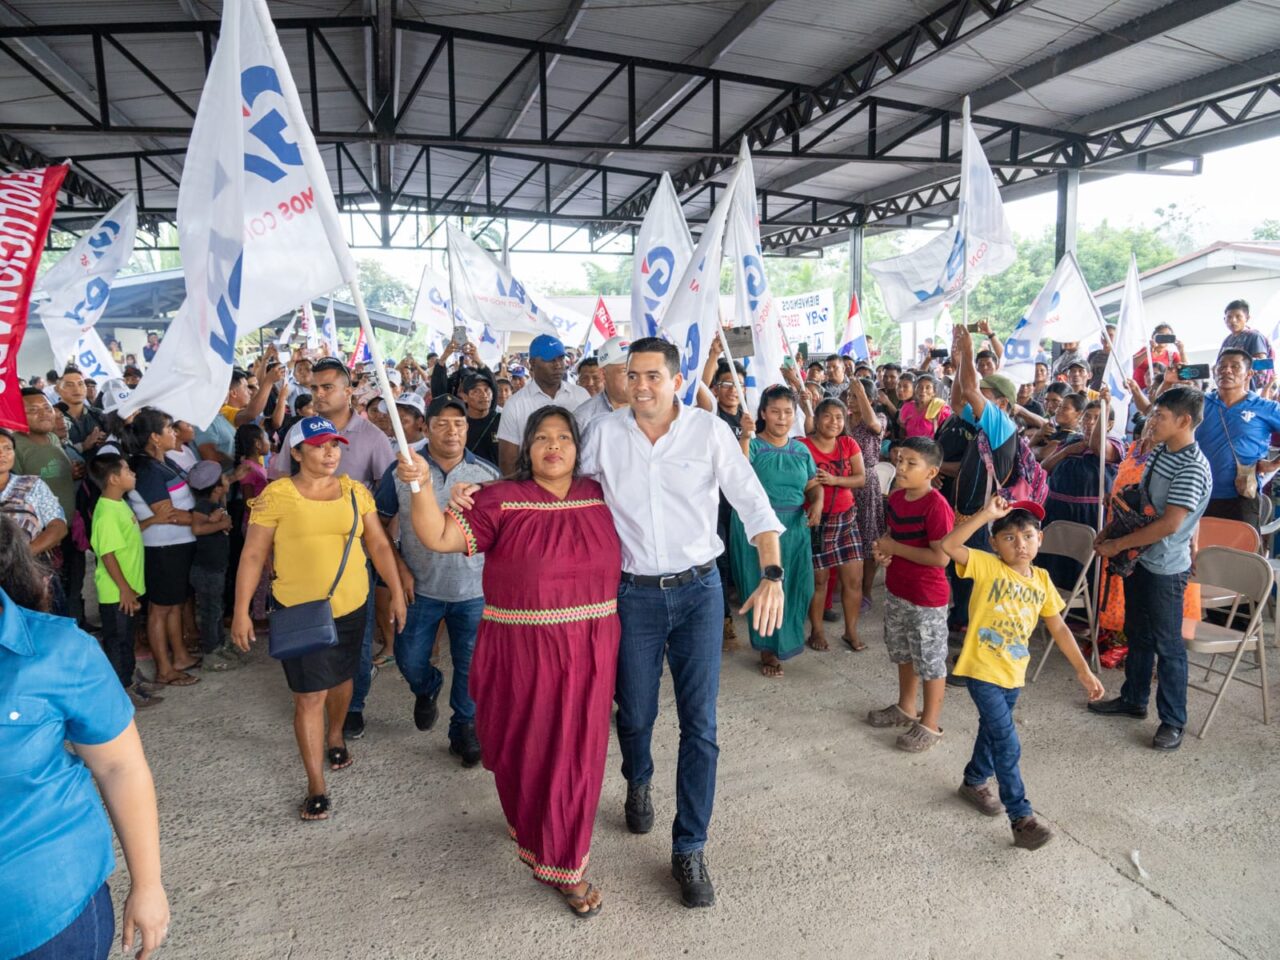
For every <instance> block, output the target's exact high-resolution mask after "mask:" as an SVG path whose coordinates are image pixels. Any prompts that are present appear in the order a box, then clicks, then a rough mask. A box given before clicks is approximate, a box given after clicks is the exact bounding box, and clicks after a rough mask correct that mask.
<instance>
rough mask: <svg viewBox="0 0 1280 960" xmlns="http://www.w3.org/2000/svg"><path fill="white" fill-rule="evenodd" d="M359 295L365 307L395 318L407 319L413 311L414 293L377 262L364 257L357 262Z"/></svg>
mask: <svg viewBox="0 0 1280 960" xmlns="http://www.w3.org/2000/svg"><path fill="white" fill-rule="evenodd" d="M356 266H357V267H358V269H359V271H360V293H361V294H362V295H363V296H364V302H365V306H367V307H368V308H369V309H371V310H381V311H382V312H383V313H389V314H391V315H392V316H395V317H402V318H407V317H408V316H409V312H410V311H411V310H412V309H413V299H414V296H415V292H414V290H413V288H412V287H410V286H409V285H408V284H407V283H405V282H404V281H403V280H401V279H400V278H399V277H395V276H392V275H391V274H389V273H387V271H386V270H385V269H383V267H382V264H380V263H378V261H377V260H373V259H370V258H368V257H365V258H364V259H361V260H360V261H358V262H357V264H356Z"/></svg>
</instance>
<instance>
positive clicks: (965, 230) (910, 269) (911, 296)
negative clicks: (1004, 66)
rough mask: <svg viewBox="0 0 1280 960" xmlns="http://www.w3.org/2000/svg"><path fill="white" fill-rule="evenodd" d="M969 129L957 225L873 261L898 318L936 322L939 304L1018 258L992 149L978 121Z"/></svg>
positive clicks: (886, 301) (872, 267)
mask: <svg viewBox="0 0 1280 960" xmlns="http://www.w3.org/2000/svg"><path fill="white" fill-rule="evenodd" d="M965 115H966V116H967V115H968V98H965ZM963 129H964V148H963V151H962V154H961V161H960V198H959V199H960V203H959V210H958V211H957V213H956V225H955V226H954V227H952V228H951V229H950V230H946V231H944V232H942V233H940V234H939V235H938V236H936V237H934V238H933V239H932V240H930V241H929V242H928V243H926V244H925V245H924V246H923V247H921V248H920V249H919V250H915V251H913V252H911V253H907V254H903V255H902V256H900V257H892V258H890V259H888V260H880V261H878V262H876V263H871V264H868V265H867V267H868V269H869V270H870V271H871V272H872V274H874V275H875V278H876V282H877V283H879V284H880V293H881V295H882V296H883V297H884V305H885V308H886V309H887V310H888V311H889V316H891V317H893V319H894V320H895V321H897V322H898V323H915V322H919V321H929V322H932V321H933V318H934V317H936V316H937V315H938V311H939V309H940V308H941V307H942V306H944V305H946V304H951V303H954V302H955V301H956V300H957V299H959V297H960V295H961V294H962V293H963V292H964V288H965V287H966V286H967V287H968V288H969V289H970V290H972V289H973V288H974V286H975V285H976V284H977V283H978V281H979V280H981V279H982V278H983V277H989V276H995V275H996V274H998V273H1003V272H1004V271H1005V270H1007V269H1009V267H1010V266H1012V265H1013V262H1014V260H1016V259H1017V255H1018V254H1017V249H1016V247H1015V246H1014V240H1013V230H1012V229H1010V227H1009V221H1008V219H1007V218H1006V217H1005V214H1004V204H1003V203H1001V202H1000V190H999V189H998V188H997V187H996V183H995V179H994V177H993V176H992V174H991V166H990V165H989V164H988V163H987V155H986V154H985V153H984V152H983V150H982V144H981V143H979V142H978V137H977V135H976V134H975V133H974V132H973V125H972V124H970V123H968V122H967V121H966V122H965V123H964V125H963ZM966 251H967V255H968V260H969V263H968V269H967V271H966V269H965V256H966Z"/></svg>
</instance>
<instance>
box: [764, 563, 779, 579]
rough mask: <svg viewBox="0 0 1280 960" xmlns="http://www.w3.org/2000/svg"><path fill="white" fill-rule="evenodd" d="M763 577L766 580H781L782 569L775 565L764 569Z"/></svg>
mask: <svg viewBox="0 0 1280 960" xmlns="http://www.w3.org/2000/svg"><path fill="white" fill-rule="evenodd" d="M763 575H764V578H765V579H766V580H781V579H782V568H781V567H779V566H776V565H773V566H768V567H765V568H764V571H763Z"/></svg>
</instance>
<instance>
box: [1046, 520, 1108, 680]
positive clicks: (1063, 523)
mask: <svg viewBox="0 0 1280 960" xmlns="http://www.w3.org/2000/svg"><path fill="white" fill-rule="evenodd" d="M1097 535H1098V532H1097V531H1096V530H1094V529H1093V527H1090V526H1088V525H1086V524H1083V523H1073V522H1072V521H1070V520H1055V521H1054V522H1053V523H1051V524H1049V525H1048V526H1047V527H1045V528H1044V540H1043V542H1041V544H1040V552H1039V554H1038V555H1037V559H1039V558H1040V557H1043V556H1045V555H1049V556H1055V557H1066V558H1067V559H1068V560H1072V561H1074V562H1076V563H1078V564H1080V574H1079V576H1077V577H1076V580H1075V583H1073V584H1072V585H1071V587H1070V589H1064V588H1063V587H1058V595H1059V596H1061V597H1062V601H1063V603H1065V604H1066V609H1064V610H1063V611H1062V613H1063V616H1064V617H1065V616H1066V614H1068V613H1070V612H1071V611H1072V610H1083V611H1084V616H1085V621H1086V622H1087V623H1093V618H1094V616H1095V615H1096V610H1095V606H1096V605H1095V603H1094V593H1095V591H1094V590H1093V589H1092V588H1091V587H1090V586H1089V571H1090V568H1092V567H1093V556H1094V553H1093V540H1094V538H1095V537H1096V536H1097ZM1056 646H1057V645H1056V644H1055V643H1054V642H1053V639H1052V638H1050V639H1049V645H1048V646H1047V647H1045V650H1044V655H1043V656H1041V658H1040V664H1039V666H1037V667H1036V672H1035V673H1034V674H1032V676H1031V682H1032V683H1035V682H1036V681H1037V680H1038V679H1040V671H1041V670H1043V669H1044V665H1045V662H1046V661H1048V659H1049V654H1051V653H1052V652H1053V651H1054V649H1055V648H1056ZM1093 669H1094V670H1095V671H1096V670H1099V669H1100V660H1099V656H1098V645H1097V644H1096V643H1095V644H1094V645H1093Z"/></svg>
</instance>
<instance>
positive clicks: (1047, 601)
mask: <svg viewBox="0 0 1280 960" xmlns="http://www.w3.org/2000/svg"><path fill="white" fill-rule="evenodd" d="M1043 519H1044V509H1043V508H1042V507H1041V506H1040V505H1039V504H1037V503H1033V502H1031V501H1029V500H1019V501H1016V502H1014V503H1009V502H1008V501H1007V500H1005V499H1004V498H1003V497H993V498H992V499H991V501H990V502H988V503H987V505H986V506H985V507H983V508H982V510H981V511H979V512H978V513H976V514H974V515H973V516H972V517H969V518H968V519H967V520H965V521H964V522H963V523H959V524H957V525H956V527H955V529H954V530H952V531H951V533H949V534H947V536H946V537H945V538H944V539H943V541H942V544H941V546H942V550H943V552H944V553H946V554H947V556H949V557H950V558H951V559H952V560H954V561H955V564H956V574H957V575H958V576H960V577H963V578H965V579H968V580H972V581H973V594H972V598H971V599H970V601H969V629H968V632H967V633H966V634H965V638H964V649H963V650H962V651H961V652H960V659H959V660H958V661H957V662H956V669H955V672H956V674H957V675H958V676H962V677H968V678H969V681H968V687H969V696H970V697H972V698H973V702H974V704H975V705H976V706H977V708H978V737H977V740H976V741H975V742H974V745H973V758H972V759H971V760H970V761H969V765H968V766H966V767H965V770H964V782H963V783H962V784H961V785H960V790H959V793H960V796H961V797H963V798H964V799H965V800H967V801H968V802H969V803H971V804H973V805H974V806H975V807H977V808H978V810H980V811H981V812H982V813H984V814H986V815H987V816H989V817H996V816H999V815H1000V813H1001V811H1002V810H1003V811H1004V812H1005V813H1007V814H1008V815H1009V821H1010V823H1011V824H1012V825H1013V844H1014V846H1016V847H1022V848H1023V849H1026V850H1035V849H1037V848H1039V847H1042V846H1044V845H1045V844H1046V843H1048V842H1049V840H1051V839H1052V838H1053V832H1052V831H1051V830H1050V829H1049V828H1048V826H1046V825H1045V824H1043V823H1041V822H1040V821H1039V820H1037V819H1036V817H1035V814H1034V813H1033V812H1032V809H1031V803H1030V801H1028V800H1027V794H1026V790H1025V788H1024V787H1023V783H1022V774H1021V773H1020V772H1019V770H1018V760H1019V759H1020V757H1021V756H1022V745H1021V743H1019V741H1018V731H1017V730H1016V729H1015V727H1014V725H1013V706H1014V704H1015V703H1017V702H1018V690H1019V688H1021V687H1022V685H1023V683H1024V682H1025V679H1026V675H1027V663H1028V661H1029V660H1030V659H1031V654H1030V652H1029V651H1028V648H1027V643H1028V641H1029V640H1030V639H1031V633H1032V631H1034V630H1035V627H1036V623H1037V622H1038V621H1039V620H1041V619H1043V620H1044V622H1045V627H1046V628H1047V629H1048V631H1049V635H1050V636H1052V637H1053V642H1054V643H1056V644H1057V645H1058V649H1059V650H1061V651H1062V652H1063V654H1065V655H1066V658H1067V660H1068V661H1070V663H1071V666H1072V667H1074V668H1075V671H1076V679H1078V680H1079V681H1080V685H1081V686H1083V687H1084V689H1085V692H1086V693H1088V695H1089V699H1090V700H1100V699H1101V698H1102V696H1103V693H1104V691H1103V689H1102V683H1101V681H1099V680H1098V678H1097V677H1095V676H1094V675H1093V672H1092V671H1091V670H1090V669H1089V667H1088V664H1086V663H1085V662H1084V658H1083V657H1082V656H1080V648H1079V647H1078V646H1076V639H1075V637H1073V636H1072V635H1071V631H1069V630H1068V629H1067V625H1066V624H1065V623H1063V621H1062V609H1063V602H1062V598H1061V597H1060V596H1059V595H1058V591H1057V588H1056V587H1054V585H1053V582H1052V581H1051V580H1050V579H1049V574H1048V573H1047V572H1046V571H1045V570H1043V569H1042V568H1040V567H1035V566H1032V562H1033V561H1034V560H1035V558H1036V554H1037V553H1038V552H1039V551H1040V542H1041V540H1042V539H1043V536H1044V535H1043V534H1042V533H1041V531H1040V521H1042V520H1043ZM987 523H990V524H991V545H992V547H994V549H995V553H994V554H991V553H987V552H986V551H985V550H972V549H970V548H968V547H966V546H965V541H967V540H968V539H969V538H970V537H972V536H973V535H974V534H975V533H976V532H977V531H978V530H979V529H980V528H981V527H982V526H983V525H984V524H987ZM992 775H994V776H995V778H996V782H997V783H998V784H999V786H1000V798H999V799H998V800H997V799H996V797H995V796H993V795H992V793H991V787H990V785H989V784H988V781H989V780H990V779H991V777H992Z"/></svg>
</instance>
